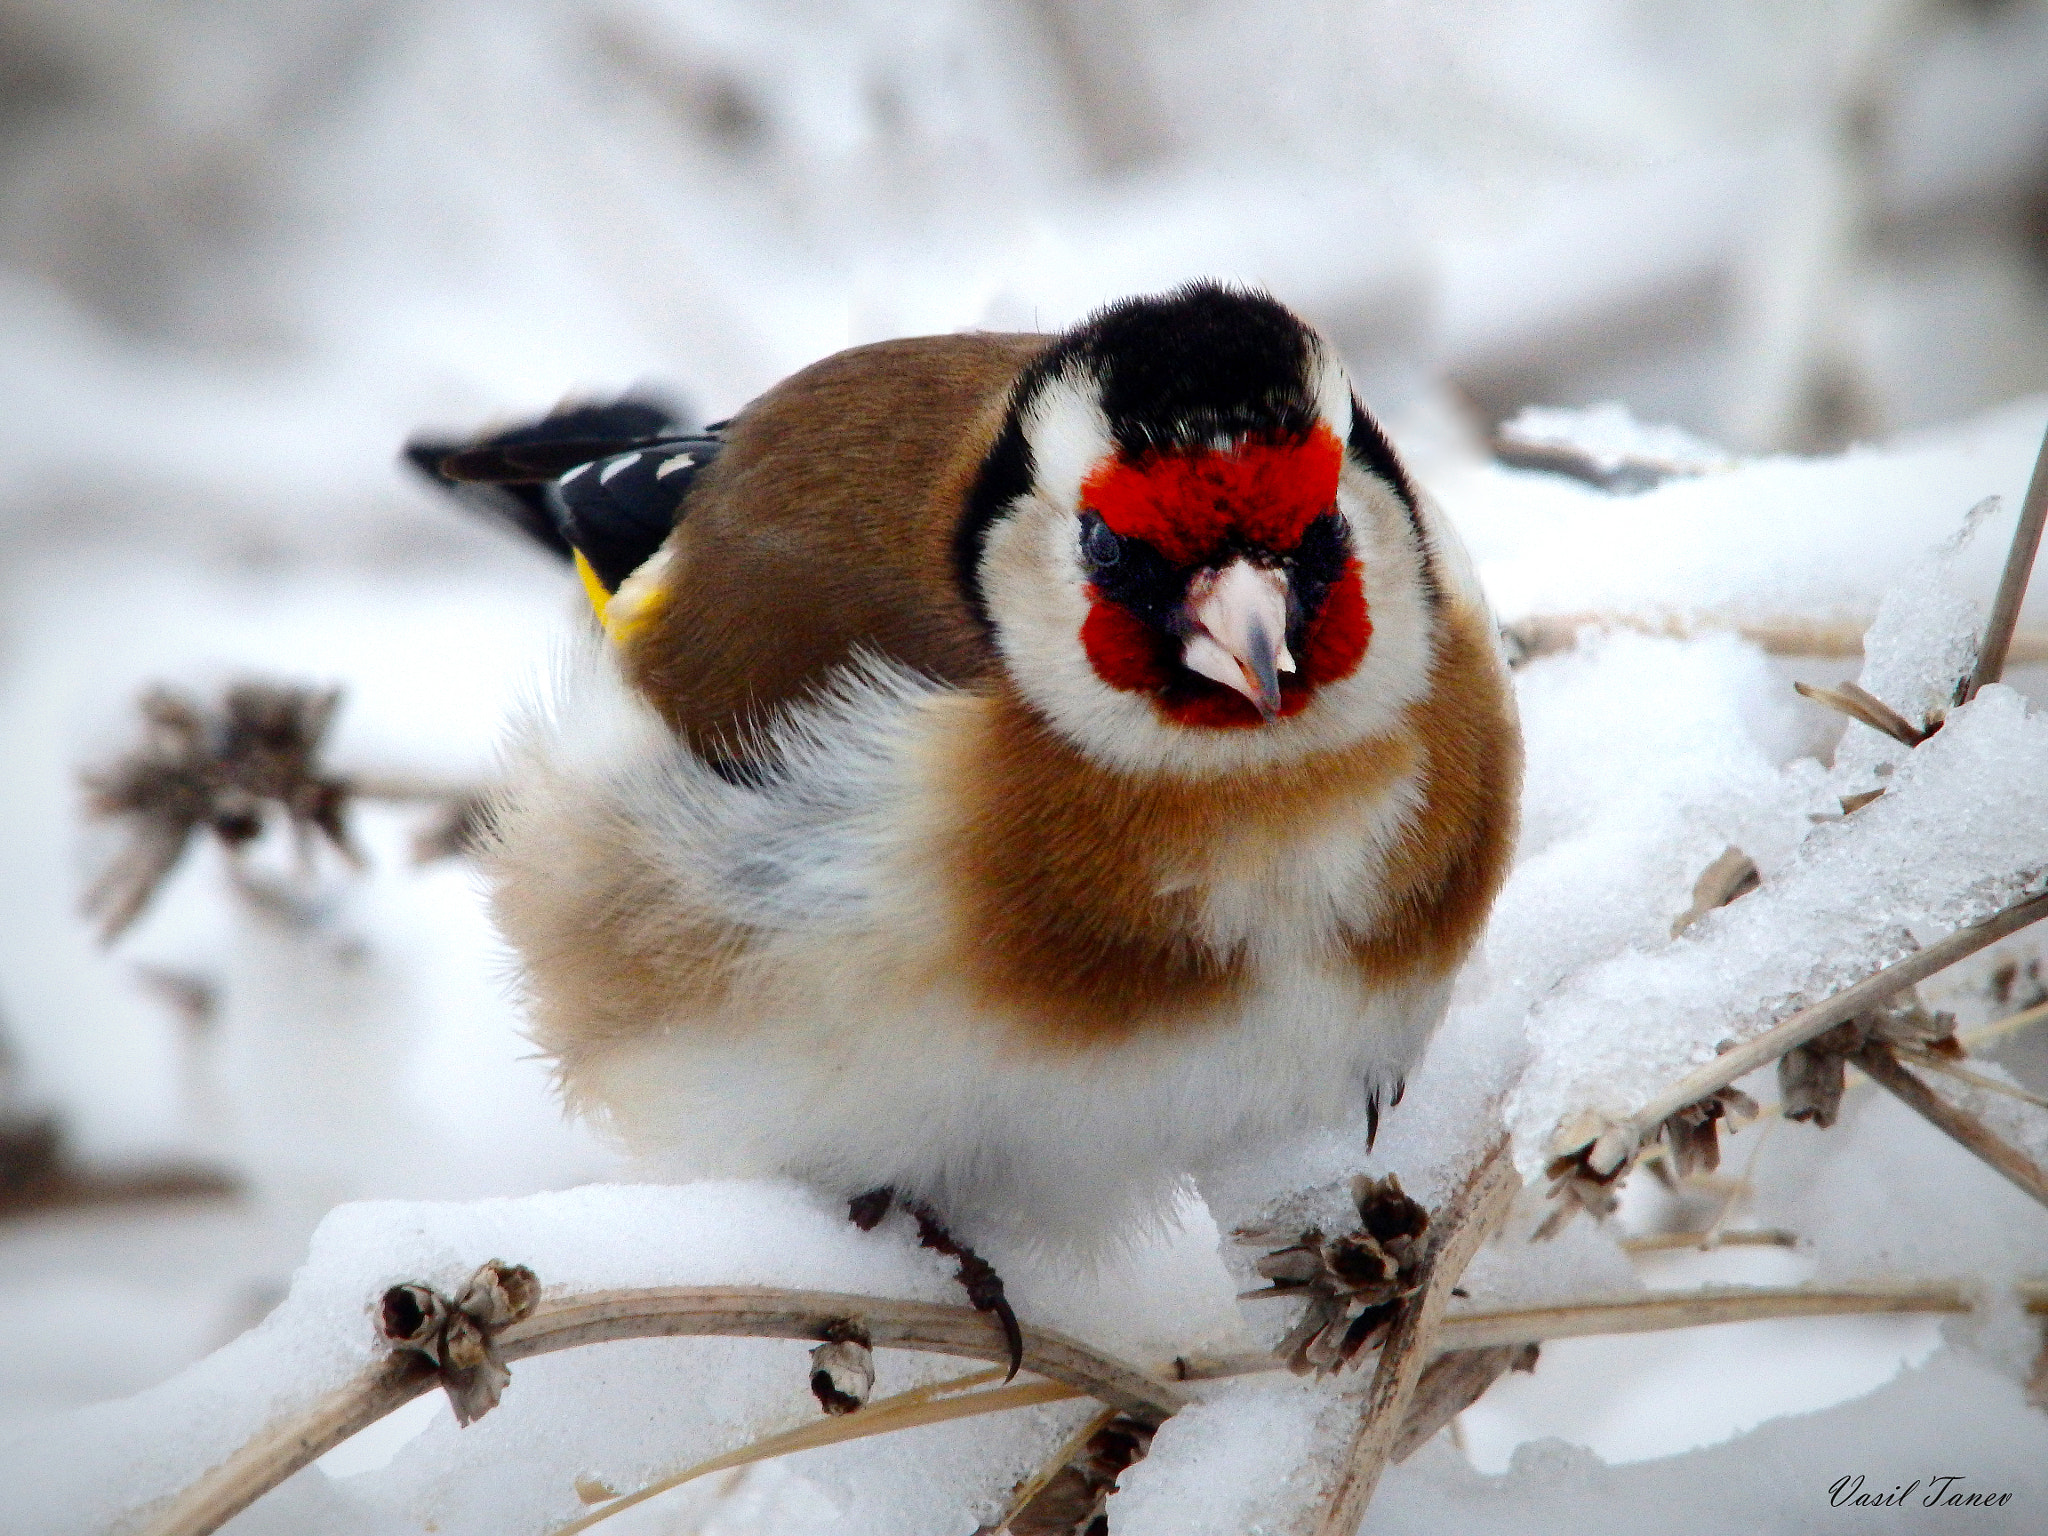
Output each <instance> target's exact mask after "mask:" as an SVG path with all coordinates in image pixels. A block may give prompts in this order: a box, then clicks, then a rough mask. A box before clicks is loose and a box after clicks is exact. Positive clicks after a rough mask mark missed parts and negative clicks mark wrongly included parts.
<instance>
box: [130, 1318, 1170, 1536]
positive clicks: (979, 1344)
mask: <svg viewBox="0 0 2048 1536" xmlns="http://www.w3.org/2000/svg"><path fill="white" fill-rule="evenodd" d="M850 1317H851V1318H858V1319H860V1321H861V1322H862V1323H863V1324H864V1325H865V1326H866V1327H867V1330H868V1334H869V1336H870V1338H872V1340H873V1341H874V1343H875V1344H876V1345H877V1346H878V1347H881V1348H888V1349H914V1350H919V1351H922V1352H924V1353H927V1354H938V1355H957V1356H961V1357H964V1358H966V1359H970V1360H989V1361H1007V1360H1008V1359H1009V1347H1008V1345H1007V1344H1006V1343H1005V1342H1004V1339H1003V1331H1002V1328H1001V1326H1000V1325H999V1324H997V1323H996V1322H995V1320H994V1319H992V1318H990V1317H988V1316H987V1315H986V1314H984V1313H981V1312H977V1311H975V1310H974V1309H973V1308H971V1307H953V1306H943V1305H940V1304H938V1303H936V1302H921V1301H891V1300H888V1299H885V1298H882V1297H875V1296H848V1295H841V1294H838V1293H835V1292H830V1291H784V1290H776V1289H773V1288H771V1287H766V1286H732V1287H718V1288H709V1287H707V1288H694V1287H693V1288H689V1289H673V1290H642V1291H593V1292H590V1293H588V1294H585V1295H582V1296H569V1297H559V1298H555V1299H553V1300H548V1301H543V1302H542V1303H541V1304H540V1306H539V1307H538V1308H537V1309H536V1310H535V1311H534V1313H533V1315H532V1316H531V1317H528V1318H526V1319H525V1320H524V1321H522V1322H518V1323H514V1324H512V1325H511V1326H510V1327H508V1328H506V1329H505V1330H504V1331H503V1332H501V1333H499V1334H498V1336H497V1343H498V1349H499V1352H500V1353H501V1354H502V1355H503V1356H504V1358H505V1360H506V1362H507V1363H513V1362H516V1361H520V1360H524V1359H527V1358H528V1357H530V1356H533V1355H544V1354H549V1353H552V1352H553V1351H555V1350H559V1349H574V1348H577V1347H578V1346H580V1345H584V1344H598V1343H603V1342H606V1341H609V1340H613V1339H657V1338H679V1337H691V1336H699V1337H701V1336H707V1335H717V1336H722V1337H727V1338H765V1339H797V1340H802V1341H804V1342H807V1343H808V1342H815V1341H816V1340H817V1339H818V1338H819V1336H820V1334H821V1332H822V1331H823V1330H824V1329H825V1328H827V1327H829V1326H830V1325H831V1324H833V1323H835V1322H840V1321H843V1320H845V1319H847V1318H850ZM1024 1368H1025V1369H1026V1370H1029V1371H1031V1372H1032V1373H1033V1374H1035V1375H1038V1376H1043V1377H1046V1378H1047V1379H1048V1380H1051V1381H1056V1382H1059V1383H1062V1384H1063V1385H1065V1386H1068V1387H1071V1388H1073V1389H1075V1392H1076V1394H1077V1395H1082V1396H1089V1397H1095V1398H1098V1399H1100V1400H1101V1401H1102V1402H1104V1403H1106V1404H1108V1405H1109V1406H1111V1407H1113V1408H1117V1409H1119V1410H1121V1411H1123V1412H1125V1413H1128V1414H1131V1415H1132V1416H1133V1417H1140V1418H1145V1419H1146V1420H1147V1422H1149V1423H1158V1422H1160V1421H1162V1420H1164V1419H1166V1418H1168V1417H1170V1416H1171V1415H1173V1414H1174V1413H1176V1412H1177V1411H1179V1409H1180V1407H1181V1405H1182V1404H1183V1403H1184V1402H1185V1400H1186V1399H1185V1397H1184V1396H1183V1395H1182V1393H1180V1392H1179V1391H1178V1390H1177V1389H1175V1388H1173V1387H1170V1386H1168V1385H1166V1384H1165V1383H1163V1382H1159V1381H1155V1380H1153V1379H1152V1378H1151V1377H1149V1376H1147V1375H1145V1374H1144V1372H1142V1371H1139V1370H1137V1369H1136V1368H1134V1367H1132V1366H1129V1365H1126V1364H1124V1363H1123V1362H1122V1361H1119V1360H1115V1359H1112V1358H1111V1357H1110V1356H1107V1355H1104V1354H1101V1353H1100V1352H1098V1351H1096V1350H1093V1349H1091V1348H1089V1347H1088V1346H1087V1345H1085V1344H1082V1343H1080V1342H1079V1341H1078V1340H1074V1339H1070V1338H1068V1337H1066V1336H1065V1335H1064V1334H1059V1333H1054V1332H1052V1331H1051V1330H1049V1329H1043V1328H1027V1329H1025V1330H1024ZM436 1384H437V1378H436V1377H435V1375H434V1372H433V1370H432V1368H431V1367H429V1366H427V1365H426V1363H425V1362H424V1361H420V1362H418V1364H417V1365H415V1364H414V1363H413V1359H412V1357H391V1358H387V1359H385V1360H383V1361H380V1362H378V1363H377V1364H376V1365H373V1366H371V1367H369V1368H368V1369H366V1370H365V1371H364V1372H363V1373H362V1374H361V1375H360V1376H358V1377H357V1378H356V1379H355V1380H354V1381H351V1382H349V1383H347V1384H346V1385H344V1386H342V1387H339V1388H337V1389H336V1390H335V1391H334V1392H332V1393H330V1394H329V1395H328V1396H327V1397H325V1398H323V1399H322V1400H321V1401H320V1402H318V1403H316V1404H315V1405H313V1406H312V1407H311V1408H309V1409H307V1410H305V1412H303V1413H302V1414H300V1415H298V1416H296V1417H293V1418H291V1419H288V1420H286V1421H284V1422H283V1423H280V1424H275V1425H272V1426H271V1427H270V1428H268V1429H266V1430H264V1431H262V1432H261V1433H259V1434H258V1435H257V1436H256V1437H255V1438H254V1439H252V1440H251V1441H250V1442H249V1443H248V1444H247V1445H245V1446H243V1447H242V1449H241V1450H239V1451H237V1452H236V1453H235V1454H234V1455H232V1456H231V1457H229V1458H228V1460H227V1461H225V1462H223V1463H222V1464H221V1465H219V1466H218V1467H215V1468H214V1469H213V1470H212V1471H210V1472H208V1473H207V1474H206V1475H205V1476H203V1477H201V1478H200V1479H199V1481H198V1482H196V1483H194V1484H193V1485H192V1486H191V1487H190V1488H187V1489H186V1490H185V1491H184V1492H183V1493H181V1494H179V1495H177V1496H176V1497H175V1498H174V1499H173V1500H172V1501H171V1503H170V1505H169V1506H168V1507H167V1508H166V1509H165V1510H164V1511H163V1512H162V1513H161V1514H159V1515H158V1516H157V1517H156V1519H155V1520H154V1521H153V1522H152V1523H151V1524H150V1525H149V1526H148V1527H147V1531H148V1536H206V1533H208V1532H211V1531H214V1530H217V1529H218V1528H219V1527H220V1526H221V1525H223V1524H224V1523H226V1522H227V1521H228V1520H230V1519H232V1518H233V1517H234V1516H235V1515H237V1514H239V1513H240V1512H241V1511H242V1510H244V1509H246V1508H247V1507H248V1506H249V1505H250V1504H251V1503H253V1502H254V1501H255V1500H256V1499H257V1498H258V1497H260V1496H261V1495H262V1494H264V1493H266V1492H268V1491H269V1490H270V1489H272V1488H274V1487H276V1486H277V1485H278V1484H279V1483H281V1482H283V1481H284V1480H285V1479H286V1478H287V1477H289V1476H291V1475H292V1474H293V1473H294V1472H297V1471H298V1470H299V1469H300V1468H301V1467H304V1466H306V1465H308V1464H309V1463H311V1462H313V1461H315V1460H317V1459H319V1458H320V1457H321V1456H324V1455H326V1454H327V1452H329V1451H331V1450H333V1449H334V1447H335V1446H337V1445H339V1444H341V1442H342V1441H344V1440H346V1439H348V1437H349V1436H350V1435H353V1434H354V1433H356V1431H358V1430H360V1429H363V1428H365V1427H367V1426H368V1425H371V1424H374V1423H375V1422H376V1421H377V1420H378V1419H381V1418H383V1417H384V1415H385V1414H387V1413H390V1412H391V1411H392V1410H393V1409H395V1408H399V1407H401V1406H403V1405H404V1404H406V1403H408V1402H410V1401H412V1399H414V1398H415V1397H418V1396H419V1395H420V1394H421V1393H423V1392H426V1391H428V1390H430V1389H431V1388H433V1387H434V1386H435V1385H436Z"/></svg>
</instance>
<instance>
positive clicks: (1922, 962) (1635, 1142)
mask: <svg viewBox="0 0 2048 1536" xmlns="http://www.w3.org/2000/svg"><path fill="white" fill-rule="evenodd" d="M2044 917H2048V895H2042V896H2030V897H2028V898H2027V899H2026V900H2024V901H2017V902H2014V903H2013V904H2012V905H2011V906H2009V907H2005V908H2003V909H2002V910H2000V911H1998V912H1996V913H1994V914H1993V915H1992V916H1990V917H1988V918H1986V919H1985V920H1984V921H1983V922H1981V923H1972V924H1970V925H1969V926H1968V927H1966V928H1958V929H1957V930H1956V931H1955V932H1954V933H1951V934H1950V935H1949V936H1948V937H1947V938H1945V939H1941V940H1939V941H1938V942H1936V943H1933V944H1930V945H1928V946H1927V947H1926V948H1925V949H1921V950H1916V951H1915V952H1914V953H1912V954H1910V955H1908V956H1907V957H1906V958H1905V959H1903V960H1899V961H1896V962H1894V963H1893V964H1891V965H1888V966H1886V967H1885V968H1884V969H1883V970H1880V971H1877V972H1875V973H1874V974H1872V975H1869V976H1866V977H1864V978H1863V980H1861V981H1859V982H1857V983H1856V984H1855V985H1854V986H1851V987H1845V988H1844V989H1843V990H1842V991H1840V992H1837V993H1836V994H1835V995H1834V996H1833V997H1830V998H1827V999H1825V1000H1823V1001H1821V1002H1818V1003H1815V1004H1813V1005H1812V1006H1811V1007H1808V1008H1802V1009H1800V1010H1799V1011H1798V1012H1797V1013H1794V1014H1792V1015H1791V1016H1790V1017H1788V1018H1785V1019H1782V1020H1780V1021H1779V1022H1778V1023H1777V1024H1774V1025H1772V1026H1771V1028H1769V1029H1767V1030H1765V1031H1764V1032H1763V1033H1762V1034H1760V1035H1757V1036H1755V1037H1754V1038H1753V1039H1749V1040H1745V1041H1743V1042H1742V1043H1741V1044H1740V1045H1736V1046H1733V1047H1731V1048H1730V1049H1728V1050H1726V1051H1723V1052H1722V1053H1721V1054H1720V1055H1718V1056H1716V1057H1715V1058H1714V1059H1713V1060H1712V1061H1710V1062H1708V1063H1706V1065H1704V1066H1702V1067H1699V1068H1698V1069H1696V1070H1694V1071H1692V1072H1688V1073H1687V1074H1686V1075H1685V1076H1684V1077H1682V1078H1680V1079H1679V1080H1678V1081H1677V1082H1675V1083H1673V1084H1672V1085H1671V1086H1670V1087H1668V1088H1666V1089H1665V1090H1664V1091H1663V1092H1662V1093H1659V1094H1658V1095H1657V1096H1656V1097H1654V1098H1653V1099H1651V1100H1650V1101H1649V1103H1647V1104H1645V1105H1644V1106H1643V1107H1642V1108H1640V1109H1638V1110H1637V1111H1636V1112H1635V1113H1634V1114H1632V1115H1630V1116H1628V1118H1627V1119H1625V1120H1622V1121H1619V1122H1617V1123H1615V1124H1612V1125H1609V1126H1608V1127H1607V1129H1606V1130H1604V1131H1602V1132H1601V1133H1600V1135H1599V1136H1598V1137H1597V1138H1594V1139H1593V1141H1592V1143H1591V1146H1590V1149H1589V1150H1588V1151H1587V1153H1586V1159H1585V1160H1586V1164H1587V1166H1588V1167H1589V1168H1591V1169H1592V1171H1593V1172H1594V1173H1595V1174H1598V1175H1601V1176H1606V1175H1609V1174H1612V1173H1614V1172H1615V1171H1616V1170H1618V1169H1619V1168H1621V1167H1622V1165H1623V1164H1625V1163H1626V1162H1627V1161H1628V1160H1629V1158H1630V1157H1631V1156H1633V1155H1634V1153H1635V1151H1636V1149H1637V1148H1638V1147H1639V1146H1641V1145H1642V1143H1643V1140H1644V1138H1645V1137H1647V1136H1648V1135H1649V1134H1650V1132H1651V1131H1653V1130H1655V1129H1656V1128H1657V1127H1658V1126H1659V1125H1661V1124H1662V1123H1663V1122H1664V1121H1665V1120H1666V1119H1667V1118H1668V1117H1670V1116H1671V1115H1674V1114H1676V1113H1678V1111H1679V1110H1681V1109H1683V1108H1685V1106H1686V1105H1688V1104H1697V1103H1698V1102H1700V1101H1701V1100H1702V1099H1705V1098H1706V1097H1707V1096H1708V1095H1710V1094H1714V1093H1718V1092H1720V1091H1721V1090H1722V1089H1724V1088H1727V1087H1729V1086H1731V1085H1732V1084H1733V1083H1734V1082H1735V1081H1736V1079H1738V1078H1741V1077H1746V1076H1747V1075H1748V1074H1750V1073H1751V1072H1754V1071H1755V1070H1756V1069H1757V1068H1758V1067H1761V1066H1764V1065H1766V1064H1768V1063H1770V1062H1773V1061H1775V1060H1777V1059H1778V1058H1779V1057H1780V1056H1782V1055H1784V1054H1785V1053H1786V1052H1787V1051H1789V1050H1791V1049H1792V1048H1793V1047H1795V1046H1800V1045H1804V1044H1806V1042H1807V1041H1809V1040H1811V1039H1813V1038H1814V1037H1816V1036H1817V1035H1820V1034H1823V1033H1825V1032H1826V1031H1828V1030H1830V1029H1832V1028H1834V1027H1835V1026H1836V1025H1837V1024H1840V1023H1842V1022H1844V1021H1845V1020H1848V1019H1853V1018H1855V1017H1856V1016H1857V1015H1858V1014H1862V1013H1867V1012H1869V1011H1870V1010H1871V1009H1873V1008H1875V1007H1877V1006H1878V1004H1880V1003H1882V1002H1884V1001H1885V999H1887V998H1889V997H1891V996H1893V995H1894V994H1896V993H1898V992H1901V991H1904V990H1905V989H1906V988H1907V987H1910V986H1912V985H1914V984H1915V983H1916V982H1920V981H1924V980H1925V979H1926V978H1927V977H1929V976H1932V975H1933V974H1934V973H1935V972H1936V971H1939V970H1942V969H1944V968H1945V967H1947V966H1950V965H1953V964H1954V963H1955V962H1956V961H1958V960H1961V959H1964V958H1966V957H1967V956H1970V955H1974V954H1975V953H1976V952H1977V951H1978V950H1980V949H1983V948H1985V947H1986V946H1988V945H1991V944H1995V943H1997V942H1998V941H1999V940H2000V939H2002V938H2004V937H2005V936H2006V935H2007V934H2009V933H2017V932H2018V931H2019V930H2020V929H2022V928H2024V927H2026V926H2027V925H2028V924H2029V923H2034V922H2038V921H2040V920H2041V919H2042V918H2044ZM1586 1145H1587V1144H1586V1143H1585V1142H1584V1141H1579V1140H1569V1141H1568V1143H1567V1144H1565V1145H1560V1146H1559V1148H1558V1151H1559V1153H1560V1154H1561V1155H1566V1154H1570V1153H1572V1152H1574V1151H1577V1150H1578V1149H1579V1148H1581V1147H1584V1146H1586Z"/></svg>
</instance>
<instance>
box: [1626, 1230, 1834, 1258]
mask: <svg viewBox="0 0 2048 1536" xmlns="http://www.w3.org/2000/svg"><path fill="white" fill-rule="evenodd" d="M1798 1246H1799V1238H1798V1236H1797V1235H1796V1234H1794V1233H1791V1232H1787V1231H1786V1230H1785V1229H1784V1228H1783V1227H1758V1228H1756V1229H1754V1230H1745V1231H1739V1232H1722V1231H1717V1230H1714V1229H1711V1228H1710V1229H1708V1230H1707V1231H1705V1232H1658V1233H1653V1234H1652V1235H1651V1236H1648V1237H1625V1238H1623V1239H1622V1240H1621V1249H1622V1252H1624V1253H1667V1252H1674V1251H1676V1250H1679V1249H1683V1248H1697V1249H1700V1250H1702V1251H1705V1250H1707V1249H1711V1248H1796V1247H1798Z"/></svg>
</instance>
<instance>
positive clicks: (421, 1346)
mask: <svg viewBox="0 0 2048 1536" xmlns="http://www.w3.org/2000/svg"><path fill="white" fill-rule="evenodd" d="M447 1324H448V1300H447V1298H446V1297H444V1296H443V1295H442V1294H441V1293H440V1292H439V1291H437V1290H435V1289H434V1288H433V1287H432V1286H426V1285H411V1284H407V1285H394V1286H392V1287H391V1289H390V1290H388V1291H386V1292H385V1293H384V1300H383V1302H382V1304H381V1305H380V1306H379V1307H378V1310H377V1327H378V1329H379V1331H380V1332H382V1333H383V1335H384V1337H385V1338H386V1339H388V1340H390V1341H391V1343H392V1344H394V1345H396V1346H397V1347H398V1348H400V1349H409V1350H412V1351H414V1352H415V1353H417V1354H422V1355H425V1356H426V1357H427V1358H428V1359H429V1360H431V1361H433V1362H434V1364H436V1365H439V1364H440V1363H441V1330H442V1329H443V1328H445V1327H446V1326H447Z"/></svg>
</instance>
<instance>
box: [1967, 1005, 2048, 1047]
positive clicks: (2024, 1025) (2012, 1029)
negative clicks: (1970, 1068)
mask: <svg viewBox="0 0 2048 1536" xmlns="http://www.w3.org/2000/svg"><path fill="white" fill-rule="evenodd" d="M2043 1019H2048V1003H2036V1004H2034V1006H2033V1007H2031V1008H2022V1009H2021V1010H2020V1011H2019V1012H2018V1013H2009V1014H2007V1015H2006V1016H2005V1017H2004V1018H2002V1019H2000V1020H1998V1021H1997V1022H1996V1023H1993V1024H1986V1025H1985V1026H1984V1027H1983V1028H1981V1029H1973V1030H1970V1031H1969V1032H1968V1033H1966V1034H1962V1035H1958V1036H1957V1037H1956V1038H1957V1039H1958V1040H1960V1041H1962V1043H1963V1048H1964V1049H1965V1050H1969V1051H1975V1050H1977V1049H1978V1048H1979V1047H1980V1046H1986V1045H1989V1044H1991V1043H1992V1041H1994V1040H2003V1039H2004V1038H2005V1037H2006V1036H2007V1035H2016V1034H2018V1033H2019V1032H2020V1031H2021V1030H2023V1029H2032V1028H2033V1027H2034V1026H2035V1025H2036V1024H2039V1023H2040V1022H2041V1021H2042V1020H2043Z"/></svg>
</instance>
